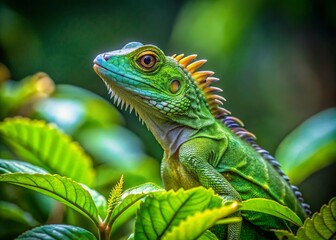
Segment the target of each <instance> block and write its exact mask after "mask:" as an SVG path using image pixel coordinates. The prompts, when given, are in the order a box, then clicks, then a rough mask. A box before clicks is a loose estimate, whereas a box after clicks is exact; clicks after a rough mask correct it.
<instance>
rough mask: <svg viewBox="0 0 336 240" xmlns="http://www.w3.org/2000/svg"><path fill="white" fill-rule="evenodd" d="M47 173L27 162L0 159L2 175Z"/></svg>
mask: <svg viewBox="0 0 336 240" xmlns="http://www.w3.org/2000/svg"><path fill="white" fill-rule="evenodd" d="M15 172H23V173H48V172H47V171H45V170H44V169H43V168H40V167H37V166H35V165H32V164H30V163H27V162H22V161H16V160H3V159H0V174H2V173H15Z"/></svg>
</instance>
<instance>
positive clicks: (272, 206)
mask: <svg viewBox="0 0 336 240" xmlns="http://www.w3.org/2000/svg"><path fill="white" fill-rule="evenodd" d="M241 205H242V206H241V208H240V210H241V211H242V216H244V215H246V214H248V213H246V212H245V213H244V211H254V212H260V213H265V214H269V215H272V216H275V217H278V218H282V219H284V220H287V221H289V222H291V223H294V224H295V225H297V226H302V224H303V223H302V221H301V219H300V218H299V217H298V216H297V215H296V214H295V213H294V212H293V211H292V210H291V209H289V208H288V207H286V206H283V205H281V204H280V203H278V202H276V201H273V200H270V199H265V198H251V199H248V200H246V201H243V202H242V203H241Z"/></svg>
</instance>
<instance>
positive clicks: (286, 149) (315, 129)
mask: <svg viewBox="0 0 336 240" xmlns="http://www.w3.org/2000/svg"><path fill="white" fill-rule="evenodd" d="M335 122H336V108H330V109H327V110H325V111H322V112H320V113H318V114H316V115H315V116H313V117H311V118H309V119H308V120H306V121H305V122H304V123H302V124H301V125H300V126H299V127H298V128H296V129H295V130H294V131H293V132H292V133H290V134H289V135H288V136H287V137H286V138H285V139H284V140H283V141H282V142H281V144H280V145H279V147H278V149H277V151H276V154H275V156H276V158H277V159H278V161H279V162H280V163H281V165H282V170H283V171H284V172H285V173H286V174H287V175H288V176H289V178H290V179H291V182H292V183H295V184H298V183H300V182H302V181H303V180H304V179H305V178H306V177H308V176H309V175H311V173H313V172H316V171H317V170H318V169H321V168H323V167H325V166H327V165H329V164H331V163H332V161H334V160H335V159H336V124H335Z"/></svg>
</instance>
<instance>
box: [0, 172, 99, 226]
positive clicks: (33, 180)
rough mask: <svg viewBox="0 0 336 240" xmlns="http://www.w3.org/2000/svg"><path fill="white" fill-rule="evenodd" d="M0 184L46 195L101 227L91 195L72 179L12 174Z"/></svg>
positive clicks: (44, 175)
mask: <svg viewBox="0 0 336 240" xmlns="http://www.w3.org/2000/svg"><path fill="white" fill-rule="evenodd" d="M0 182H7V183H11V184H15V185H18V186H21V187H25V188H29V189H32V190H34V191H37V192H39V193H42V194H45V195H46V196H49V197H51V198H53V199H55V200H57V201H60V202H62V203H64V204H65V205H67V206H69V207H71V208H73V209H74V210H76V211H78V212H80V213H81V214H83V215H84V216H86V217H88V218H89V219H90V220H91V221H93V222H94V223H95V224H96V225H97V226H99V223H100V219H99V216H98V210H97V207H96V205H95V203H94V201H93V199H92V197H91V195H90V194H89V192H88V191H87V190H85V189H84V188H83V187H82V186H81V185H80V184H79V183H77V182H75V181H73V180H72V179H70V178H65V177H61V176H59V175H51V174H28V173H10V174H2V175H0Z"/></svg>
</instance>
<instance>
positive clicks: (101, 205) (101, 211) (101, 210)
mask: <svg viewBox="0 0 336 240" xmlns="http://www.w3.org/2000/svg"><path fill="white" fill-rule="evenodd" d="M80 185H81V186H82V187H83V188H84V189H85V190H86V191H88V192H89V193H90V195H91V197H92V199H93V201H94V203H95V205H96V207H97V209H98V215H99V216H100V218H102V219H104V218H105V216H106V208H107V201H106V198H105V197H104V196H103V195H102V194H100V193H99V192H97V191H96V190H93V189H91V188H89V187H88V186H86V185H84V184H80Z"/></svg>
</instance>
